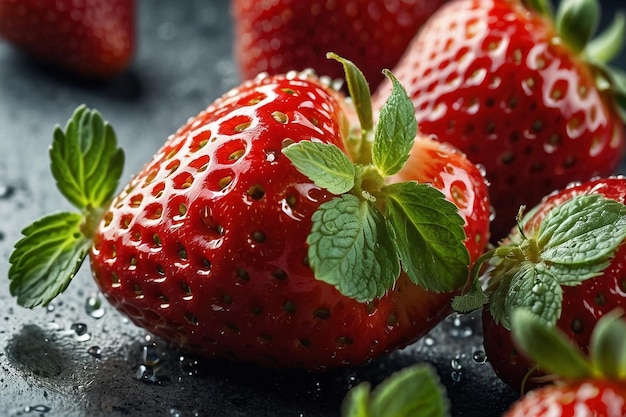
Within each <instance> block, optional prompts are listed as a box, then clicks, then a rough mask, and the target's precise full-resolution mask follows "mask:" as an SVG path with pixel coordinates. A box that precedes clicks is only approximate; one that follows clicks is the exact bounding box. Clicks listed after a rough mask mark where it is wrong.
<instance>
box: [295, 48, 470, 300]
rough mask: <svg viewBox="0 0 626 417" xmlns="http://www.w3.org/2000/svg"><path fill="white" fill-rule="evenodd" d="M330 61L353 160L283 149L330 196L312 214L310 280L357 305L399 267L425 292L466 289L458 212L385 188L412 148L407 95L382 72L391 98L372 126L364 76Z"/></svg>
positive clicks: (376, 293) (321, 151) (424, 189)
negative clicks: (347, 114)
mask: <svg viewBox="0 0 626 417" xmlns="http://www.w3.org/2000/svg"><path fill="white" fill-rule="evenodd" d="M329 57H330V58H333V59H336V60H337V61H339V62H340V63H341V64H343V66H344V69H345V73H346V78H347V80H348V89H349V92H350V95H351V97H352V100H353V103H354V106H355V109H356V111H357V114H358V117H359V121H360V124H361V129H360V132H361V135H360V136H359V137H357V138H349V139H348V148H349V149H351V151H352V152H351V157H352V160H350V159H349V158H348V156H347V155H345V154H343V153H342V152H341V151H340V150H339V149H338V148H337V147H336V146H335V145H328V144H323V143H317V142H316V143H307V142H300V143H294V144H292V145H290V146H289V147H287V148H285V149H283V153H284V154H285V155H286V156H287V157H288V158H289V159H290V160H291V162H292V163H293V164H294V166H295V167H296V168H297V169H298V170H299V171H300V172H302V173H303V174H304V175H306V176H307V177H308V178H309V179H311V181H313V182H314V183H315V184H316V185H318V186H319V187H322V188H325V189H328V190H329V191H330V192H331V193H334V194H336V195H337V196H336V198H334V199H332V200H330V201H329V202H327V203H324V204H322V205H321V206H320V208H319V209H318V210H317V211H316V212H315V213H314V215H313V217H312V220H313V227H312V230H311V234H310V235H309V237H308V239H307V244H308V245H309V249H308V260H309V264H310V265H311V267H312V268H313V270H314V272H315V276H316V278H317V279H319V280H321V281H324V282H327V283H329V284H331V285H334V286H335V287H336V288H337V289H338V290H339V291H340V292H341V293H342V294H344V295H346V296H348V297H351V298H354V299H356V300H358V301H360V302H369V301H372V300H373V299H375V298H379V297H382V296H383V295H385V294H386V293H387V292H388V291H389V290H390V289H392V288H393V286H394V285H395V282H396V281H397V279H398V277H399V276H400V271H401V269H402V270H403V271H404V272H405V273H406V274H407V275H408V277H409V278H410V279H411V281H412V282H414V283H415V284H417V285H420V286H422V287H423V288H425V289H427V290H429V291H436V292H446V291H453V290H457V289H460V288H461V287H462V286H463V285H464V284H465V283H466V282H467V277H468V265H469V253H468V252H467V249H466V247H465V244H464V240H465V232H464V229H463V224H464V221H463V219H462V218H461V216H460V215H459V213H458V209H457V207H456V206H455V205H454V204H453V203H451V202H449V201H447V200H446V199H445V196H444V195H443V193H441V192H440V191H439V190H436V189H435V188H433V187H432V186H430V185H427V184H418V183H417V182H403V183H397V184H386V181H385V180H386V178H387V177H388V176H390V175H393V174H395V173H397V172H398V171H399V170H400V169H402V167H403V166H404V164H405V163H406V161H407V160H408V157H409V152H410V151H411V148H412V147H413V144H414V141H415V136H416V133H417V122H416V120H415V114H414V108H413V104H412V102H411V100H410V98H409V97H408V95H407V93H406V91H405V90H404V88H403V87H402V85H401V84H400V82H399V81H398V80H397V79H396V78H395V76H394V75H393V74H392V73H391V72H390V71H387V70H385V71H383V72H384V74H385V75H386V76H387V77H389V79H390V80H391V81H392V91H391V95H390V96H389V98H388V100H387V102H386V103H385V105H384V106H383V108H382V109H381V110H380V115H379V119H378V123H377V124H376V125H375V126H374V123H373V121H372V110H371V96H370V92H369V87H368V86H367V82H366V81H365V78H364V77H363V75H362V74H361V72H360V71H359V70H358V69H357V68H356V67H355V66H354V64H353V63H352V62H350V61H348V60H346V59H343V58H341V57H338V56H337V55H336V54H332V53H331V54H329ZM372 129H373V131H372ZM433 219H436V220H433Z"/></svg>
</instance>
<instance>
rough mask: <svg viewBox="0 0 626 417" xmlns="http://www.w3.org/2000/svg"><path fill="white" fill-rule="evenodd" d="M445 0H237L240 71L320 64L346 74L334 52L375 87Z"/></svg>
mask: <svg viewBox="0 0 626 417" xmlns="http://www.w3.org/2000/svg"><path fill="white" fill-rule="evenodd" d="M444 1H445V0H430V1H423V0H420V1H410V2H405V1H400V2H388V1H382V0H373V1H372V0H367V1H363V0H359V1H352V2H336V1H327V0H315V1H297V0H280V1H272V2H265V3H263V4H261V3H259V2H258V1H255V0H236V1H233V2H232V13H233V23H234V35H235V39H234V45H235V46H234V53H235V56H236V59H237V62H238V65H239V70H240V75H241V76H242V77H243V78H244V79H247V78H252V77H254V76H256V75H257V74H258V73H260V72H268V73H270V74H279V73H284V72H287V71H291V70H304V69H307V68H312V69H314V70H315V71H316V72H317V73H318V74H320V75H327V76H330V77H332V78H342V76H343V74H342V73H341V70H340V68H338V67H337V66H336V65H332V63H330V62H329V61H328V60H327V59H326V53H327V52H329V51H333V52H336V53H338V54H339V55H341V56H344V57H346V58H348V59H350V60H351V61H353V62H354V63H355V64H357V65H358V66H359V67H360V68H361V70H362V71H363V73H364V74H365V77H366V78H367V79H368V80H369V82H370V84H371V85H372V87H375V86H376V85H378V84H379V83H380V81H382V79H383V78H384V77H383V76H382V75H381V71H382V70H383V69H384V68H392V67H393V66H394V65H395V64H396V63H397V62H398V60H399V59H400V57H401V56H402V54H403V53H404V50H405V49H406V47H407V45H408V44H409V43H410V41H411V39H412V38H413V36H414V35H415V33H416V32H417V30H418V29H419V27H420V26H421V25H422V24H423V23H424V22H425V21H426V19H427V18H428V17H429V16H430V15H431V14H432V13H433V12H434V11H435V10H436V9H437V8H438V7H439V6H440V5H441V4H443V3H444Z"/></svg>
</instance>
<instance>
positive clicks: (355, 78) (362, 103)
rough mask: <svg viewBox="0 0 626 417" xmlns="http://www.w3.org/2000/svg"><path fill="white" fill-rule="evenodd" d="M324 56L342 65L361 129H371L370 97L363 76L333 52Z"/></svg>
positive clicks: (356, 68) (372, 123)
mask: <svg viewBox="0 0 626 417" xmlns="http://www.w3.org/2000/svg"><path fill="white" fill-rule="evenodd" d="M326 57H327V58H332V59H334V60H335V61H337V62H339V63H341V64H342V65H343V69H344V72H345V75H346V81H347V82H348V92H349V93H350V97H352V102H353V103H354V107H355V109H356V112H357V116H358V117H359V122H360V123H361V129H362V130H364V131H370V130H372V129H373V127H374V121H373V117H372V98H371V93H370V88H369V85H368V84H367V80H366V79H365V76H364V75H363V73H362V72H361V70H360V69H359V68H358V67H357V66H356V65H354V64H353V63H352V62H351V61H349V60H347V59H345V58H342V57H340V56H339V55H337V54H335V53H333V52H329V53H327V54H326Z"/></svg>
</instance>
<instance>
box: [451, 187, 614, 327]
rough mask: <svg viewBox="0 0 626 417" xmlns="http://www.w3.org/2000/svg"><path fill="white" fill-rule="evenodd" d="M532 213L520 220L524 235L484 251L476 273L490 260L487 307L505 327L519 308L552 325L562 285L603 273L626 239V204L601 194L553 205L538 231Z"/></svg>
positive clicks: (559, 307)
mask: <svg viewBox="0 0 626 417" xmlns="http://www.w3.org/2000/svg"><path fill="white" fill-rule="evenodd" d="M533 213H534V211H532V212H531V213H529V214H528V215H526V216H525V217H524V219H522V220H521V221H520V231H524V232H523V233H522V232H520V233H518V234H517V235H515V236H513V237H512V238H511V241H510V242H508V243H506V244H503V245H501V246H500V247H498V248H496V249H494V250H492V251H490V252H488V253H487V254H485V255H483V257H481V258H480V259H479V261H478V262H476V265H475V267H474V270H473V272H472V276H473V278H474V279H475V280H478V277H477V274H478V271H479V270H480V268H481V265H484V264H486V263H489V264H490V267H491V268H490V270H489V271H488V272H487V280H488V282H489V284H488V287H487V289H486V291H487V293H488V294H489V310H490V313H491V315H492V316H493V318H494V320H495V321H496V322H497V323H501V324H502V325H503V326H504V327H506V328H507V329H510V328H511V314H512V312H513V311H514V310H515V309H517V308H524V309H526V310H528V311H529V312H530V313H531V314H534V315H535V316H536V317H537V318H538V319H540V320H542V321H543V322H545V323H547V324H549V325H554V324H555V323H556V322H557V320H558V319H559V317H560V316H561V311H562V301H563V300H562V299H563V287H564V286H576V285H579V284H581V283H582V282H584V281H586V280H588V279H593V278H594V277H597V276H599V275H601V274H602V273H603V272H604V270H605V269H606V268H607V267H608V266H609V264H610V263H611V260H612V259H613V257H614V256H615V253H616V251H617V249H618V248H619V246H620V245H621V244H622V242H623V241H624V240H625V239H626V205H624V204H622V203H620V202H618V201H615V200H613V199H609V198H606V197H604V196H602V195H600V194H582V195H577V196H574V197H572V198H571V199H569V200H568V201H566V202H564V203H562V204H560V205H558V206H556V207H554V208H552V209H550V211H548V212H547V213H546V215H545V217H544V218H543V220H542V222H541V224H540V225H539V226H538V227H537V230H525V229H526V228H525V225H526V224H527V222H528V221H529V219H530V218H532V216H533ZM461 300H462V298H461ZM459 305H461V306H464V305H463V304H462V303H461V302H460V300H455V303H453V307H455V306H459ZM455 308H456V307H455ZM457 311H458V310H457Z"/></svg>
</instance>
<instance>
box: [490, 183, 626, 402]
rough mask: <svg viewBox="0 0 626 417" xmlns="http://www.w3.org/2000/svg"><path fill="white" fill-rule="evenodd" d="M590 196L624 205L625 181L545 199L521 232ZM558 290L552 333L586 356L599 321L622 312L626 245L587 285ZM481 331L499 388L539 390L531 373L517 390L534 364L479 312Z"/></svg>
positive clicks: (588, 186) (585, 186)
mask: <svg viewBox="0 0 626 417" xmlns="http://www.w3.org/2000/svg"><path fill="white" fill-rule="evenodd" d="M590 193H599V194H601V195H603V196H605V197H607V198H611V199H613V200H617V201H619V202H621V203H622V204H626V179H624V178H623V177H612V178H608V179H598V180H595V181H590V182H587V183H585V184H581V185H576V186H572V187H569V188H567V189H565V190H563V191H561V192H559V193H554V194H552V195H550V196H548V197H546V199H544V201H543V202H542V203H541V205H540V207H539V208H538V210H537V211H536V212H535V213H534V215H533V217H532V219H531V220H530V221H529V222H528V223H527V225H526V227H525V230H526V232H527V233H531V232H530V230H533V229H534V228H536V227H539V224H540V222H541V219H543V218H544V217H545V215H546V213H547V212H548V211H549V210H550V209H551V208H553V207H554V206H555V205H559V204H562V203H563V202H565V201H567V200H569V199H571V198H572V197H574V196H576V195H580V194H590ZM562 288H563V305H562V313H561V317H560V318H559V319H558V321H557V327H559V328H560V329H561V330H562V331H563V332H564V333H565V334H566V335H567V336H568V337H569V338H570V339H571V340H573V341H574V342H575V343H576V344H578V346H580V348H581V350H583V351H584V352H588V350H589V341H590V338H591V332H592V330H593V328H594V327H595V324H596V323H597V321H598V320H599V319H600V317H602V316H603V315H604V314H606V313H608V312H610V311H611V310H613V309H615V308H618V307H621V308H626V245H623V244H622V246H620V248H619V249H618V251H617V253H616V254H615V257H614V258H613V260H612V262H611V264H610V265H609V267H608V268H607V269H606V270H605V271H604V273H603V274H602V275H600V276H598V277H596V278H592V279H588V280H586V281H584V282H583V283H581V284H580V285H578V286H575V287H568V286H564V287H562ZM483 331H484V341H485V343H484V345H485V352H486V354H487V357H488V359H489V362H490V363H491V365H492V366H493V368H494V371H495V372H496V374H497V375H498V376H499V377H500V378H501V379H502V380H503V381H504V382H506V383H507V384H508V385H510V386H511V387H513V388H515V389H518V390H521V389H522V388H525V389H528V388H533V387H536V386H538V385H541V383H542V380H541V377H543V376H545V374H543V373H541V372H533V373H532V374H531V377H530V378H529V379H528V381H527V383H526V385H525V387H522V385H523V384H522V381H523V379H524V377H525V375H526V374H527V373H528V372H529V371H530V369H531V368H532V367H533V362H532V361H530V360H529V359H528V358H526V357H525V356H523V355H520V354H518V353H517V352H516V349H515V347H514V345H513V342H512V340H511V334H510V332H509V331H508V330H507V329H506V328H504V327H503V326H501V325H500V324H496V323H495V321H494V320H493V318H492V316H491V314H490V313H489V311H488V308H485V310H483ZM535 378H539V379H535Z"/></svg>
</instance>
